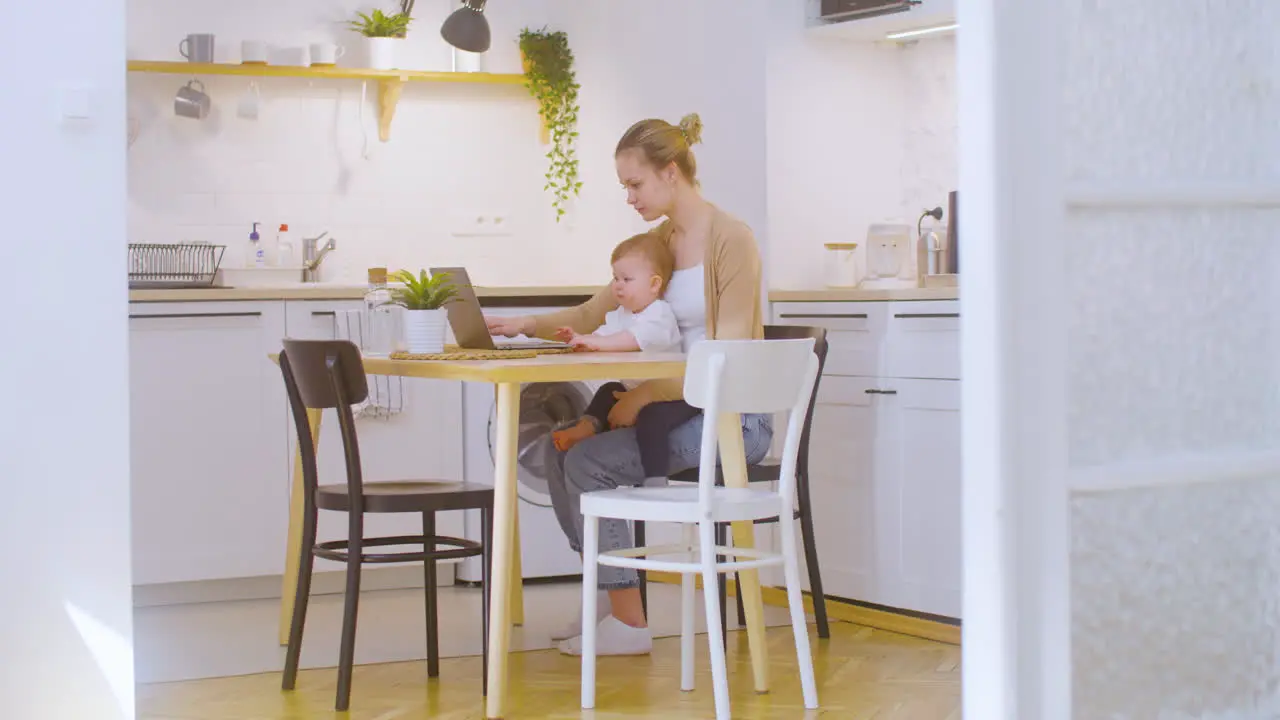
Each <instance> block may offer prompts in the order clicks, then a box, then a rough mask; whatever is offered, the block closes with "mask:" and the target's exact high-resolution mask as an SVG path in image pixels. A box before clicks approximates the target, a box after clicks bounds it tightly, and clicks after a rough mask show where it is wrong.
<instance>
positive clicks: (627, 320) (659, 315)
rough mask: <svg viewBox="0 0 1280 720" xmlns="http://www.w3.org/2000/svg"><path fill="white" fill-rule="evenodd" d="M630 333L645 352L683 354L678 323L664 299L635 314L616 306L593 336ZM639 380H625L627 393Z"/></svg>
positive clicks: (655, 301) (673, 312) (606, 315)
mask: <svg viewBox="0 0 1280 720" xmlns="http://www.w3.org/2000/svg"><path fill="white" fill-rule="evenodd" d="M620 332H630V333H631V334H632V335H634V336H635V337H636V344H638V345H639V346H640V349H641V350H643V351H645V352H677V353H678V352H682V348H681V346H680V323H679V322H678V321H677V320H676V313H675V311H674V310H672V309H671V305H670V303H668V302H667V301H666V300H654V301H653V302H651V303H649V307H646V308H645V309H644V310H641V311H640V312H638V313H633V312H631V311H630V310H628V309H626V308H624V307H621V306H619V307H618V308H617V309H615V310H610V311H609V312H608V313H607V314H605V316H604V325H601V326H600V327H599V328H597V329H596V331H595V332H594V333H591V334H592V335H598V336H605V335H615V334H617V333H620ZM640 382H641V381H639V380H629V381H624V382H623V383H622V384H623V385H624V386H626V388H627V389H628V390H630V389H632V388H634V387H635V386H636V385H639V384H640Z"/></svg>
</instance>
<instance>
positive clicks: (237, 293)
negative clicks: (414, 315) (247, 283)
mask: <svg viewBox="0 0 1280 720" xmlns="http://www.w3.org/2000/svg"><path fill="white" fill-rule="evenodd" d="M600 288H601V286H600V285H530V286H513V287H480V286H476V288H475V291H476V297H478V298H479V299H480V300H481V301H484V300H504V299H505V300H519V299H522V298H529V299H538V298H579V297H582V296H590V295H594V294H595V293H596V292H598V291H599V290H600ZM367 290H368V287H367V286H365V285H348V284H345V283H314V284H308V285H289V286H285V287H245V288H220V287H210V288H183V289H177V290H130V291H129V302H186V301H203V302H227V301H235V300H248V301H252V300H258V301H270V300H359V299H361V298H363V297H364V294H365V291H367Z"/></svg>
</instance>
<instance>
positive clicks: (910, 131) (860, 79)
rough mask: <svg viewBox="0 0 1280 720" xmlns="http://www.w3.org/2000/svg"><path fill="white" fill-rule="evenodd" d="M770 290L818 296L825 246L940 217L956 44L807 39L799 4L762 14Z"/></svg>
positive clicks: (952, 140) (952, 136)
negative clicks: (766, 41) (932, 214)
mask: <svg viewBox="0 0 1280 720" xmlns="http://www.w3.org/2000/svg"><path fill="white" fill-rule="evenodd" d="M770 25H771V29H772V33H773V34H772V37H771V45H770V54H769V67H768V84H767V92H768V164H769V183H768V217H769V236H770V238H771V250H770V255H769V261H770V263H769V264H770V274H771V278H770V286H771V287H774V288H794V287H799V288H803V287H820V286H822V285H823V281H824V278H823V263H824V261H825V256H824V250H823V247H822V246H823V244H824V243H828V242H857V243H859V245H860V247H859V253H860V254H861V252H862V247H861V245H863V243H864V241H865V239H866V232H867V226H868V225H870V224H872V223H876V222H884V221H890V222H907V223H911V224H912V225H913V226H914V224H915V221H916V218H917V217H919V215H920V212H921V211H922V210H923V209H925V208H926V207H929V208H932V207H934V206H937V205H942V206H943V208H944V209H945V208H946V201H947V192H949V191H950V190H954V189H955V187H956V90H955V41H954V39H953V38H936V39H930V40H926V41H920V42H917V43H911V44H906V45H894V44H872V43H867V42H853V41H848V40H838V39H832V38H822V37H814V36H813V35H812V34H809V33H806V32H805V7H804V3H777V4H776V5H774V6H772V8H771V23H770Z"/></svg>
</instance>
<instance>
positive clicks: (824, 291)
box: [769, 287, 960, 302]
mask: <svg viewBox="0 0 1280 720" xmlns="http://www.w3.org/2000/svg"><path fill="white" fill-rule="evenodd" d="M959 298H960V288H958V287H926V288H917V287H906V288H879V289H874V290H873V289H865V288H813V289H807V290H770V291H769V302H876V301H886V300H958V299H959Z"/></svg>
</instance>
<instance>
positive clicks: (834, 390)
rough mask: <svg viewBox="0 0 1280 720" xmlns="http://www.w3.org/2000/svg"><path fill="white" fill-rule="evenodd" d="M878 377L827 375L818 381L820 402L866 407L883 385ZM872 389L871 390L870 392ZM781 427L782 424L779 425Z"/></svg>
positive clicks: (823, 403)
mask: <svg viewBox="0 0 1280 720" xmlns="http://www.w3.org/2000/svg"><path fill="white" fill-rule="evenodd" d="M883 384H884V382H883V381H879V382H878V378H862V377H842V376H839V375H836V376H832V377H827V376H826V374H823V377H822V380H821V382H819V383H818V400H817V401H818V403H819V404H822V405H856V406H859V407H865V406H868V405H870V404H871V402H872V400H874V397H873V396H874V395H875V394H876V393H875V390H876V389H877V388H878V387H879V386H880V385H883ZM868 390H870V391H871V392H868ZM778 427H780V426H778Z"/></svg>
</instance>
